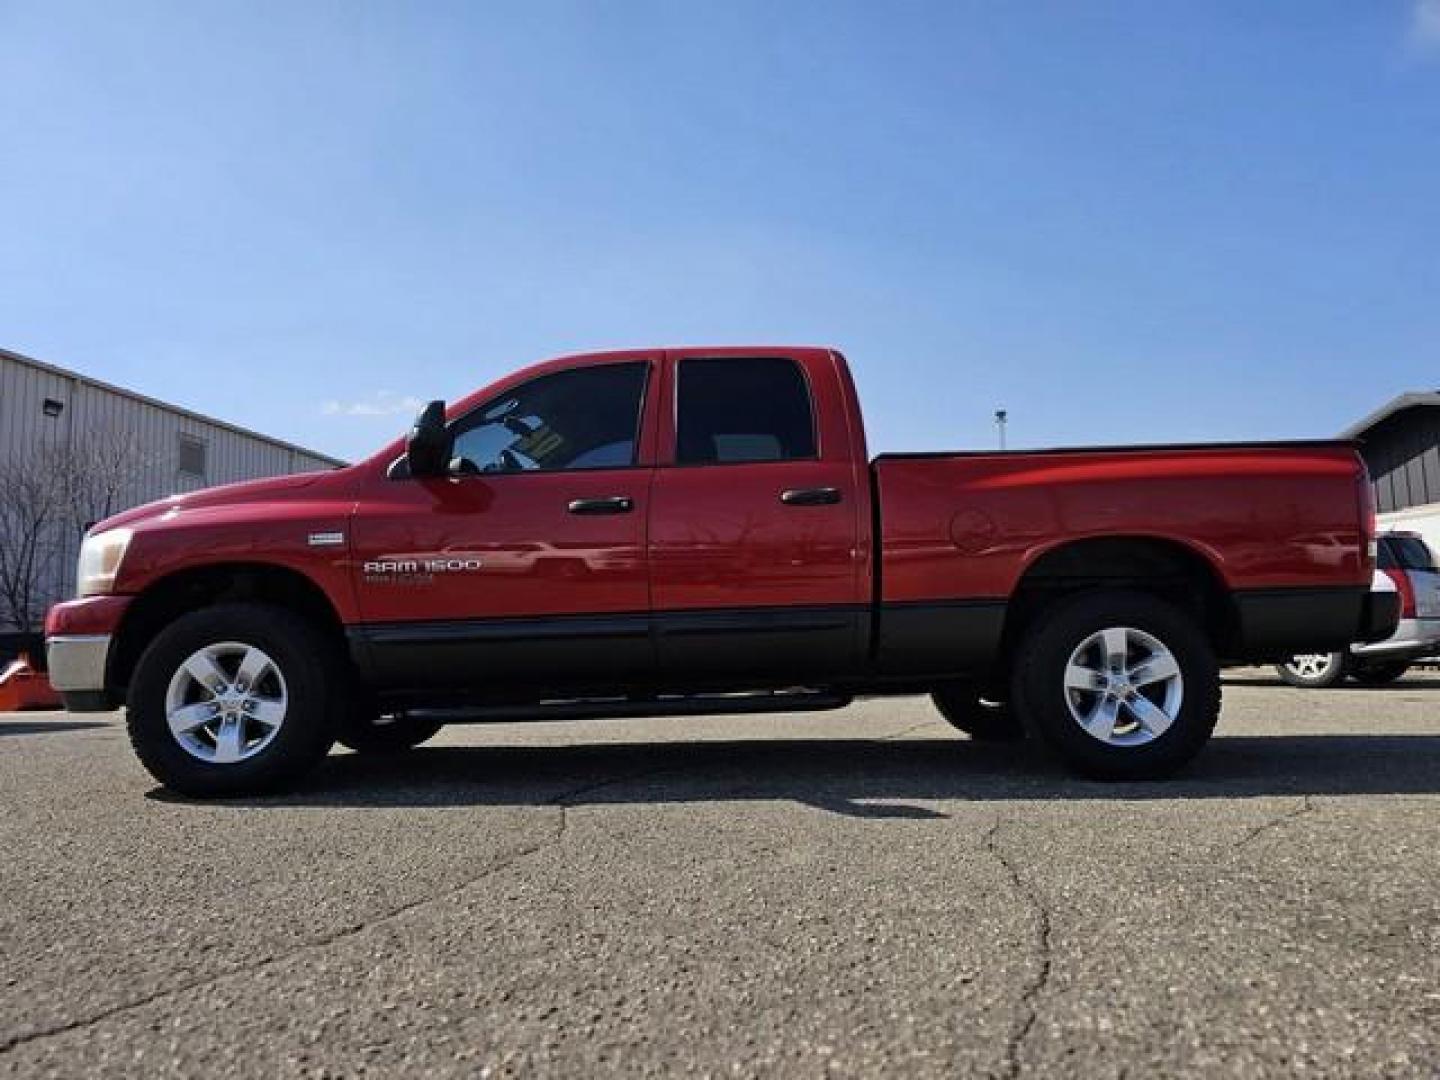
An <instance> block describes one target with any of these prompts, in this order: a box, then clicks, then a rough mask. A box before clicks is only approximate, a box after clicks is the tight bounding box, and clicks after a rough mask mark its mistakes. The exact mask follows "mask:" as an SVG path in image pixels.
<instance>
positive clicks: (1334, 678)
mask: <svg viewBox="0 0 1440 1080" xmlns="http://www.w3.org/2000/svg"><path fill="white" fill-rule="evenodd" d="M1345 666H1346V665H1345V654H1344V653H1338V652H1333V653H1300V654H1299V655H1297V656H1292V657H1291V658H1290V659H1289V660H1286V661H1285V663H1283V664H1277V665H1276V666H1275V673H1276V674H1277V675H1279V676H1280V678H1281V679H1282V680H1283V681H1285V682H1287V683H1289V684H1290V685H1291V686H1299V687H1301V688H1303V689H1306V690H1324V689H1325V688H1327V687H1330V686H1335V685H1337V684H1338V683H1339V682H1340V681H1341V680H1342V679H1344V678H1345Z"/></svg>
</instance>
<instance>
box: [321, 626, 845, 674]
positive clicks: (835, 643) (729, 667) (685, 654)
mask: <svg viewBox="0 0 1440 1080" xmlns="http://www.w3.org/2000/svg"><path fill="white" fill-rule="evenodd" d="M869 613H870V609H869V608H868V607H866V606H865V605H837V606H833V607H797V608H727V609H724V610H701V611H678V612H657V613H655V614H654V615H653V616H651V615H647V614H644V613H621V614H613V615H550V616H544V617H539V618H500V619H465V620H445V621H427V622H404V623H376V624H362V625H359V626H353V627H350V628H349V630H348V631H347V633H348V635H349V639H350V649H351V655H352V656H353V657H354V659H355V662H356V665H357V666H358V667H359V668H360V670H361V672H362V674H363V675H364V676H365V678H366V680H367V681H368V682H370V683H371V684H372V685H373V686H375V687H377V688H380V689H382V690H424V689H427V688H433V689H437V690H438V689H446V690H461V689H475V690H486V691H490V690H495V689H504V688H515V689H521V688H525V687H530V686H536V687H547V688H551V689H556V690H562V689H564V688H567V687H585V688H587V689H590V690H594V689H599V688H606V687H613V688H617V689H624V688H626V687H644V686H652V685H655V684H658V683H677V682H685V681H695V682H698V683H705V684H717V683H719V684H736V685H750V684H758V683H769V682H773V681H774V680H776V679H783V680H785V681H789V680H792V679H793V680H794V681H795V682H796V683H797V684H798V683H802V682H804V681H805V680H815V679H820V678H827V677H833V678H838V677H842V676H853V675H854V674H855V673H856V672H857V671H858V670H859V669H860V665H861V663H862V661H863V655H864V635H865V631H866V628H867V626H868V620H869Z"/></svg>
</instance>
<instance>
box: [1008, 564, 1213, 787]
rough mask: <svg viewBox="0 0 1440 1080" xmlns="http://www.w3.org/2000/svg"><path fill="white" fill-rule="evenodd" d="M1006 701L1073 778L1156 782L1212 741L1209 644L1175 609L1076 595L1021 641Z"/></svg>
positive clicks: (1116, 596)
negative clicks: (1075, 774)
mask: <svg viewBox="0 0 1440 1080" xmlns="http://www.w3.org/2000/svg"><path fill="white" fill-rule="evenodd" d="M1010 700H1011V701H1012V702H1013V703H1014V704H1015V706H1016V708H1017V709H1018V710H1019V713H1020V715H1021V717H1022V719H1023V720H1024V722H1025V724H1026V725H1027V726H1028V727H1029V728H1030V730H1031V731H1033V732H1034V733H1035V734H1036V735H1038V736H1039V738H1040V741H1041V742H1043V743H1044V744H1045V745H1046V746H1047V747H1048V748H1049V749H1050V750H1052V751H1053V752H1055V753H1056V754H1057V755H1058V756H1059V757H1060V758H1061V759H1062V760H1063V761H1065V763H1066V764H1068V765H1069V766H1070V767H1071V768H1073V769H1075V770H1076V771H1078V772H1081V773H1083V774H1085V775H1087V776H1092V777H1095V778H1097V779H1104V780H1150V779H1159V778H1161V777H1165V776H1169V775H1171V774H1173V773H1174V772H1176V771H1177V770H1179V769H1180V768H1182V767H1183V766H1184V765H1185V764H1187V763H1188V762H1189V761H1190V760H1191V759H1192V758H1193V757H1194V756H1195V755H1196V754H1198V753H1199V752H1200V750H1201V748H1202V747H1203V746H1204V745H1205V743H1206V741H1207V740H1208V739H1209V738H1210V734H1211V732H1212V731H1214V729H1215V722H1216V720H1217V718H1218V716H1219V713H1220V670H1219V666H1218V664H1217V662H1216V659H1215V652H1214V649H1213V648H1212V647H1211V645H1210V641H1209V639H1208V638H1207V637H1206V635H1205V634H1204V632H1203V631H1202V630H1201V628H1200V627H1199V626H1198V625H1197V623H1196V621H1195V620H1194V619H1193V618H1192V617H1191V616H1190V615H1188V614H1187V613H1185V612H1184V611H1182V610H1180V609H1179V608H1176V607H1174V606H1173V605H1171V604H1168V603H1166V602H1165V601H1163V600H1161V599H1159V598H1158V597H1154V596H1151V595H1148V594H1146V593H1138V592H1128V591H1119V590H1115V591H1109V590H1107V591H1104V592H1092V593H1082V594H1080V595H1078V596H1075V597H1072V598H1070V599H1068V600H1064V601H1061V602H1060V603H1058V604H1057V605H1056V606H1055V607H1053V608H1051V609H1049V610H1048V611H1046V612H1044V613H1042V614H1041V615H1040V616H1039V618H1038V619H1037V621H1036V622H1035V624H1034V625H1033V626H1032V627H1031V628H1030V630H1029V632H1028V633H1027V634H1026V635H1025V638H1024V640H1023V641H1022V643H1021V645H1020V649H1019V652H1018V654H1017V656H1016V661H1015V666H1014V673H1013V676H1012V686H1011V695H1010Z"/></svg>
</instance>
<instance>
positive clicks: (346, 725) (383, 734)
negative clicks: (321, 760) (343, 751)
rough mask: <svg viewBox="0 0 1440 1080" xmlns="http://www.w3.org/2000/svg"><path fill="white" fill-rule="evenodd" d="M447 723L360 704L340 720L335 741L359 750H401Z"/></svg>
mask: <svg viewBox="0 0 1440 1080" xmlns="http://www.w3.org/2000/svg"><path fill="white" fill-rule="evenodd" d="M444 726H445V725H444V724H442V723H441V722H440V721H438V720H426V719H424V718H421V717H415V716H409V715H407V714H405V713H382V712H380V711H379V710H378V709H373V708H357V709H353V710H352V711H351V712H350V714H349V715H348V716H346V717H345V719H344V721H343V722H342V723H341V725H340V731H339V733H338V734H337V736H336V741H337V742H338V743H339V744H340V745H341V746H345V747H348V748H349V749H351V750H354V751H355V752H356V753H357V754H398V753H401V752H403V751H405V750H409V749H411V748H412V747H416V746H419V745H420V744H421V743H423V742H424V741H425V740H427V739H431V738H434V737H435V735H436V734H437V733H438V732H439V731H440V729H441V728H442V727H444Z"/></svg>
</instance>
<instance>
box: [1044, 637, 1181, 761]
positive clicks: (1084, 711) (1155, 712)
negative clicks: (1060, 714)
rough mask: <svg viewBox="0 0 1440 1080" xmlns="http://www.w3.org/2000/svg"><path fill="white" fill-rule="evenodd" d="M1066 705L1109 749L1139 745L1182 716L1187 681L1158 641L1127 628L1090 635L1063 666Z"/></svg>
mask: <svg viewBox="0 0 1440 1080" xmlns="http://www.w3.org/2000/svg"><path fill="white" fill-rule="evenodd" d="M1064 689H1065V704H1066V705H1067V706H1069V708H1070V715H1071V716H1072V717H1073V718H1074V720H1075V722H1076V723H1077V724H1079V725H1080V726H1081V727H1082V728H1084V729H1085V731H1086V732H1087V733H1088V734H1089V735H1090V736H1091V737H1092V738H1095V739H1099V740H1100V741H1101V742H1103V743H1108V744H1109V745H1111V746H1143V745H1144V744H1145V743H1148V742H1153V741H1154V740H1155V739H1158V738H1159V737H1160V736H1161V735H1163V734H1165V732H1166V731H1167V730H1168V729H1169V727H1170V725H1171V724H1173V723H1174V722H1175V718H1176V717H1177V716H1178V715H1179V714H1180V705H1181V703H1182V702H1183V701H1184V697H1185V680H1184V678H1183V676H1181V674H1180V663H1179V661H1178V660H1176V659H1175V654H1174V653H1172V652H1171V651H1170V650H1169V649H1168V648H1166V647H1165V643H1164V642H1162V641H1161V640H1160V639H1159V638H1157V637H1155V636H1153V635H1151V634H1147V633H1145V631H1143V630H1136V629H1134V628H1133V627H1129V626H1112V627H1108V628H1106V629H1104V630H1099V631H1097V632H1096V633H1094V634H1091V635H1090V636H1089V637H1087V638H1086V639H1085V640H1084V641H1082V642H1081V643H1080V645H1079V646H1078V647H1077V648H1076V649H1075V651H1074V652H1072V653H1071V654H1070V660H1069V662H1068V663H1067V664H1066V665H1065V688H1064Z"/></svg>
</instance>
